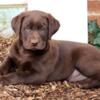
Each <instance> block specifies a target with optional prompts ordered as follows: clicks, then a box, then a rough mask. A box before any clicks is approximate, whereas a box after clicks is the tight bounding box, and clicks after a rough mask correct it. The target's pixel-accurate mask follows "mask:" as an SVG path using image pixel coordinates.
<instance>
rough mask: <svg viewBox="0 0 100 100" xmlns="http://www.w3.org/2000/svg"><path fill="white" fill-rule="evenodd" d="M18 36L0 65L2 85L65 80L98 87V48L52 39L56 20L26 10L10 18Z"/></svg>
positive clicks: (57, 24) (85, 86)
mask: <svg viewBox="0 0 100 100" xmlns="http://www.w3.org/2000/svg"><path fill="white" fill-rule="evenodd" d="M11 24H12V28H13V30H14V32H15V33H16V35H17V37H18V38H17V39H16V41H15V43H14V44H13V45H12V47H11V49H10V53H9V55H8V56H7V58H6V59H5V60H4V62H3V63H2V64H1V65H0V74H1V76H0V83H1V84H4V85H5V84H6V85H8V84H21V83H24V84H42V83H44V82H50V81H59V80H68V81H70V82H79V83H81V84H82V88H95V87H100V72H99V71H100V50H98V49H97V48H95V47H93V46H91V45H89V44H81V43H75V42H70V41H58V40H51V36H52V35H53V34H54V33H56V32H57V30H58V29H59V27H60V24H59V22H58V20H56V19H55V18H54V17H53V16H52V15H50V14H48V13H45V12H42V11H27V12H23V13H21V14H19V15H18V16H15V17H14V18H13V19H12V22H11Z"/></svg>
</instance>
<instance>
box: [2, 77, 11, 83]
mask: <svg viewBox="0 0 100 100" xmlns="http://www.w3.org/2000/svg"><path fill="white" fill-rule="evenodd" d="M0 84H2V85H9V84H10V81H9V80H8V79H7V78H6V77H4V76H0Z"/></svg>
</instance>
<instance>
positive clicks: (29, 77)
mask: <svg viewBox="0 0 100 100" xmlns="http://www.w3.org/2000/svg"><path fill="white" fill-rule="evenodd" d="M46 78H47V77H46V75H44V73H30V72H20V73H17V72H13V73H9V74H7V75H3V76H2V77H0V84H3V85H10V84H23V83H24V84H41V83H44V82H45V81H46Z"/></svg>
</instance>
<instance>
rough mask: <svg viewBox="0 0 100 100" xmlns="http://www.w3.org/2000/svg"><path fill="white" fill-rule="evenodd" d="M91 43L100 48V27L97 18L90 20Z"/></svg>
mask: <svg viewBox="0 0 100 100" xmlns="http://www.w3.org/2000/svg"><path fill="white" fill-rule="evenodd" d="M88 33H89V43H90V44H92V45H94V46H96V47H99V48H100V27H99V25H98V24H97V21H96V20H89V21H88Z"/></svg>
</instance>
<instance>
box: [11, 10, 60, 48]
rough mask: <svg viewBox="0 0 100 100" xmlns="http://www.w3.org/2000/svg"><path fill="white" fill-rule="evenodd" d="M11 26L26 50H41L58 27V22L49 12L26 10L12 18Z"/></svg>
mask: <svg viewBox="0 0 100 100" xmlns="http://www.w3.org/2000/svg"><path fill="white" fill-rule="evenodd" d="M11 24H12V28H13V30H14V32H15V33H16V34H18V37H19V39H20V40H21V41H22V44H23V47H24V48H25V49H28V50H43V49H45V47H46V44H47V42H48V40H49V39H51V36H52V35H53V34H54V33H55V32H56V31H57V30H58V29H59V26H60V24H59V22H58V21H57V20H56V19H55V18H54V17H53V16H52V15H50V14H48V13H45V12H41V11H27V12H24V13H21V14H19V15H18V16H16V17H14V18H13V19H12V23H11Z"/></svg>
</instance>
